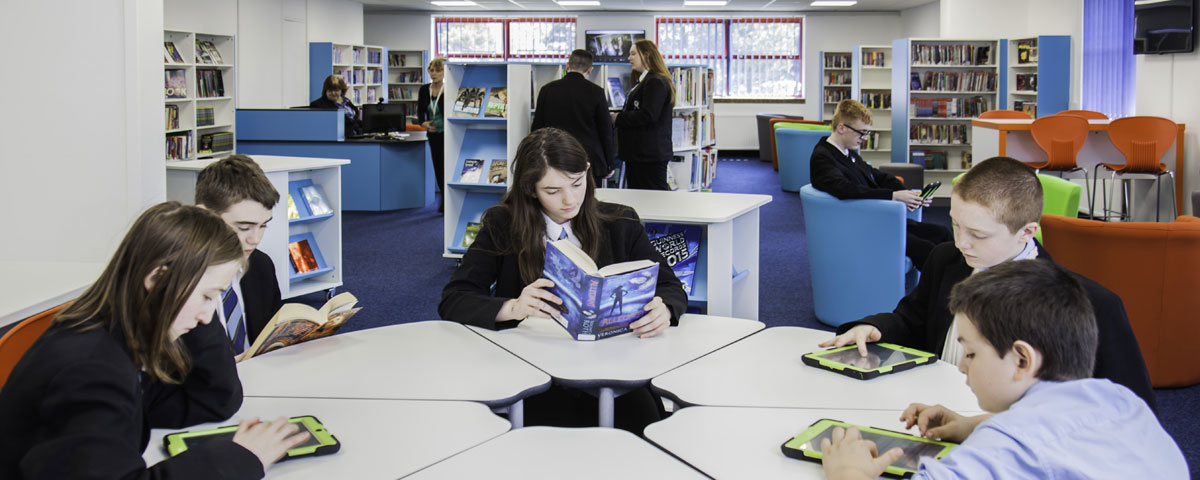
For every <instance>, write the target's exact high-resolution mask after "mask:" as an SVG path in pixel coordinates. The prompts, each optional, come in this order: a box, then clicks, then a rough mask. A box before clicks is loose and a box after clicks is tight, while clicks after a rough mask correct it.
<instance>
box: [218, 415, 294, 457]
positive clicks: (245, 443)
mask: <svg viewBox="0 0 1200 480" xmlns="http://www.w3.org/2000/svg"><path fill="white" fill-rule="evenodd" d="M298 430H300V427H298V426H296V425H295V424H293V423H291V422H289V421H288V419H287V418H284V417H279V418H276V419H275V420H271V421H270V422H260V421H258V419H256V418H255V419H246V420H242V421H241V422H238V429H237V433H234V434H233V443H236V444H238V445H241V446H242V447H244V448H245V449H246V450H249V451H250V453H253V454H254V456H256V457H258V461H260V462H262V465H263V470H266V469H267V467H269V466H271V464H272V463H275V462H276V461H278V460H279V459H280V458H283V455H284V454H286V453H287V451H288V450H290V449H291V448H292V447H295V446H296V445H299V444H301V443H304V441H305V440H308V432H303V433H299V434H295V435H293V434H294V433H296V432H297V431H298Z"/></svg>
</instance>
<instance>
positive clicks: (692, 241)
mask: <svg viewBox="0 0 1200 480" xmlns="http://www.w3.org/2000/svg"><path fill="white" fill-rule="evenodd" d="M702 233H703V229H702V228H701V227H700V225H675V224H670V223H649V222H648V223H646V236H647V237H649V238H650V245H653V246H654V249H655V250H657V251H658V254H659V255H662V256H663V258H664V259H665V260H666V261H667V265H670V266H671V271H672V272H675V276H676V277H678V278H679V281H680V282H683V291H684V292H687V294H688V295H691V294H692V284H693V282H694V280H695V278H696V262H697V261H698V260H699V258H700V236H701V235H702Z"/></svg>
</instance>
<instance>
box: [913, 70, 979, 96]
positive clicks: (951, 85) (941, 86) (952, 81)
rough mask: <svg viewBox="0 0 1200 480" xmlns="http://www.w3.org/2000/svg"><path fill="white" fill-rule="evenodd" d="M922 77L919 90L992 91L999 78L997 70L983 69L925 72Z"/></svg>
mask: <svg viewBox="0 0 1200 480" xmlns="http://www.w3.org/2000/svg"><path fill="white" fill-rule="evenodd" d="M913 75H917V73H915V72H914V73H913ZM920 78H921V88H920V89H919V90H922V91H944V92H991V91H995V90H996V83H997V80H998V79H997V75H996V73H995V72H982V71H973V72H972V71H968V72H925V74H924V75H921V77H920Z"/></svg>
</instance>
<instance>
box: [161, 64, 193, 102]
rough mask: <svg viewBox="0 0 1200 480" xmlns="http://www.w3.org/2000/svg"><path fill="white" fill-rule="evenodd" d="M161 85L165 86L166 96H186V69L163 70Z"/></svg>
mask: <svg viewBox="0 0 1200 480" xmlns="http://www.w3.org/2000/svg"><path fill="white" fill-rule="evenodd" d="M163 86H164V87H165V88H166V95H167V98H188V91H187V90H188V88H187V71H186V70H177V69H168V70H163Z"/></svg>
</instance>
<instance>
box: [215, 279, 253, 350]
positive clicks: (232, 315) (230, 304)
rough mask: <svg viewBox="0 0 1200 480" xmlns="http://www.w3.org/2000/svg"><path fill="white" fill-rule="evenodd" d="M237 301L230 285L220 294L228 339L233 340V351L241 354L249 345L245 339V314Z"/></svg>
mask: <svg viewBox="0 0 1200 480" xmlns="http://www.w3.org/2000/svg"><path fill="white" fill-rule="evenodd" d="M239 303H240V302H239V298H238V294H237V292H236V291H234V290H233V285H230V286H229V289H228V290H226V291H225V294H224V295H223V296H222V299H221V308H222V309H223V311H224V312H225V329H226V330H227V331H228V333H229V340H230V341H231V342H233V353H236V354H238V355H241V353H242V352H244V351H246V349H247V348H250V345H249V343H247V341H246V316H245V315H243V314H242V313H243V312H242V309H241V308H240V307H241V305H239Z"/></svg>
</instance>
